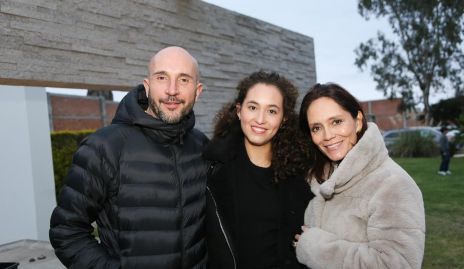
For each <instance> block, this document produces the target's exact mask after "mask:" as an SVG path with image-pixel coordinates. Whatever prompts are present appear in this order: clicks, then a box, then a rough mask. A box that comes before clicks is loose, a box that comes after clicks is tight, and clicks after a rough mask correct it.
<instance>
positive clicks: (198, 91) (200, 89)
mask: <svg viewBox="0 0 464 269" xmlns="http://www.w3.org/2000/svg"><path fill="white" fill-rule="evenodd" d="M202 92H203V84H202V83H198V84H197V88H196V89H195V102H196V101H197V100H198V96H200V94H201V93H202Z"/></svg>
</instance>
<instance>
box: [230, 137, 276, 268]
mask: <svg viewBox="0 0 464 269" xmlns="http://www.w3.org/2000/svg"><path fill="white" fill-rule="evenodd" d="M237 168H238V169H237V193H238V194H239V197H240V199H237V210H238V212H240V213H239V214H238V215H237V216H236V217H237V220H238V221H237V222H238V225H237V228H236V238H233V240H234V241H235V242H237V253H238V265H239V267H240V268H274V267H277V265H278V264H277V263H278V260H277V257H278V235H279V229H280V219H281V204H282V201H281V200H282V199H281V198H282V197H281V196H280V195H279V189H278V185H277V184H276V183H275V182H273V180H272V178H273V173H274V171H273V169H272V168H271V167H269V168H262V167H258V166H256V165H254V164H253V163H252V162H251V161H250V159H249V158H248V155H247V153H246V150H245V146H244V145H243V143H242V146H241V150H240V152H239V154H238V158H237ZM224 210H232V208H224ZM257 257H259V258H258V259H257Z"/></svg>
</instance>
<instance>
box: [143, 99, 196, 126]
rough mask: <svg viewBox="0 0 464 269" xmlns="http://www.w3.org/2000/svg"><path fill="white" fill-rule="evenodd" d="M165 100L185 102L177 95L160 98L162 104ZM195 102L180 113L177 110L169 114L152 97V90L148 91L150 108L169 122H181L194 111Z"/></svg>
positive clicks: (164, 120)
mask: <svg viewBox="0 0 464 269" xmlns="http://www.w3.org/2000/svg"><path fill="white" fill-rule="evenodd" d="M163 102H178V103H180V104H185V100H182V99H177V98H176V97H175V96H168V98H166V99H162V100H160V104H161V103H163ZM194 104H195V101H194V100H193V101H192V102H191V103H189V104H187V105H186V106H185V107H184V108H183V109H182V110H181V111H179V112H178V113H177V112H175V114H169V113H165V112H164V111H163V110H161V106H160V105H158V104H157V103H156V102H155V100H154V99H153V98H151V95H150V92H149V93H148V105H149V106H150V109H151V110H152V111H153V113H154V114H155V116H156V117H158V118H159V119H160V120H162V121H163V122H165V123H169V124H173V123H178V122H180V121H181V120H182V119H183V118H185V116H187V115H188V114H189V113H190V111H192V109H193V105H194Z"/></svg>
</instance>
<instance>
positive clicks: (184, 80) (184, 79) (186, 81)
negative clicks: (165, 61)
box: [179, 78, 190, 84]
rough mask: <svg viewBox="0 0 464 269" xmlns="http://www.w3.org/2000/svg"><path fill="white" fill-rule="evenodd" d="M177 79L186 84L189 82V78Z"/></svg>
mask: <svg viewBox="0 0 464 269" xmlns="http://www.w3.org/2000/svg"><path fill="white" fill-rule="evenodd" d="M179 81H180V82H181V83H183V84H187V83H189V82H190V79H189V78H180V79H179Z"/></svg>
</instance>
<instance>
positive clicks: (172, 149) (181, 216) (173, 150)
mask: <svg viewBox="0 0 464 269" xmlns="http://www.w3.org/2000/svg"><path fill="white" fill-rule="evenodd" d="M170 148H171V152H172V155H173V159H174V171H175V174H176V178H177V183H178V191H179V210H180V241H181V245H180V246H181V252H180V260H181V264H182V268H185V264H184V262H185V261H184V255H185V249H184V207H183V205H182V182H181V180H180V177H179V171H178V170H177V158H176V150H175V149H174V146H170Z"/></svg>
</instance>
